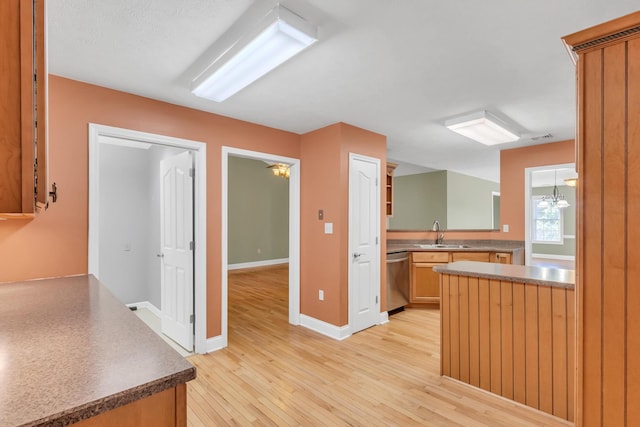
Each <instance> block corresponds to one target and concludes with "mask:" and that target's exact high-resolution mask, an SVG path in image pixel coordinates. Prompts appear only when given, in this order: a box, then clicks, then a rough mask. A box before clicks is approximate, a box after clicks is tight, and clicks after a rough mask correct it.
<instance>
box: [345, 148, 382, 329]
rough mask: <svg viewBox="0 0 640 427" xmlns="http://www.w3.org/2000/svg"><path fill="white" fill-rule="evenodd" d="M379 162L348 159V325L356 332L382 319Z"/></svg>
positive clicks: (366, 158)
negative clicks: (380, 298)
mask: <svg viewBox="0 0 640 427" xmlns="http://www.w3.org/2000/svg"><path fill="white" fill-rule="evenodd" d="M379 177H380V161H379V160H378V159H372V158H368V157H364V156H359V155H354V154H351V155H350V158H349V249H350V251H349V252H350V269H349V270H350V272H349V325H350V327H351V333H355V332H358V331H361V330H363V329H366V328H368V327H370V326H373V325H375V324H377V323H378V320H379V318H380V304H379V296H380V246H379V242H378V236H379V233H380V209H381V208H380V191H379V187H378V182H379Z"/></svg>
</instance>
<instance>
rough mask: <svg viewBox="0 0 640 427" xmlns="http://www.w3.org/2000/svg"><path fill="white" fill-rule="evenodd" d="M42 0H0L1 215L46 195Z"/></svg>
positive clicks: (20, 213)
mask: <svg viewBox="0 0 640 427" xmlns="http://www.w3.org/2000/svg"><path fill="white" fill-rule="evenodd" d="M44 13H45V4H44V0H2V2H0V46H2V48H1V49H0V75H2V79H1V81H0V88H1V89H2V90H0V92H1V93H2V94H3V96H2V97H0V109H1V110H2V111H3V114H1V115H0V134H1V135H2V137H1V138H0V218H21V217H33V215H34V214H35V213H36V205H37V206H38V207H40V208H42V207H44V205H45V204H46V202H47V200H48V191H47V187H48V184H47V179H46V178H47V162H46V152H47V149H46V144H47V141H46V105H45V104H46V90H47V89H46V81H47V70H46V64H45V58H46V54H45V50H46V47H45V45H44V44H45V39H46V37H45V32H46V30H45V20H46V17H45V16H44Z"/></svg>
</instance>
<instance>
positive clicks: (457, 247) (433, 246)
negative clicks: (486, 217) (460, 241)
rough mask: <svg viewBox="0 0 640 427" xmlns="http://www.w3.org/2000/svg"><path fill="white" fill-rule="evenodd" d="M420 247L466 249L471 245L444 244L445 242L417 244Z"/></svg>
mask: <svg viewBox="0 0 640 427" xmlns="http://www.w3.org/2000/svg"><path fill="white" fill-rule="evenodd" d="M416 246H418V247H419V248H420V249H465V248H470V247H471V246H467V245H443V244H435V243H434V244H429V245H416Z"/></svg>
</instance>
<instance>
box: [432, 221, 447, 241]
mask: <svg viewBox="0 0 640 427" xmlns="http://www.w3.org/2000/svg"><path fill="white" fill-rule="evenodd" d="M431 230H433V231H435V232H436V245H441V244H442V242H444V233H441V232H440V222H439V221H438V220H437V219H436V220H434V221H433V225H432V226H431Z"/></svg>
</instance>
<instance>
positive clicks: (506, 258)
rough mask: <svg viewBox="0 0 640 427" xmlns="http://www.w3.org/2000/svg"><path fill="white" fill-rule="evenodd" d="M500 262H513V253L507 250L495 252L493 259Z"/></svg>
mask: <svg viewBox="0 0 640 427" xmlns="http://www.w3.org/2000/svg"><path fill="white" fill-rule="evenodd" d="M492 262H495V263H498V264H511V254H510V253H507V252H495V253H494V254H493V261H492Z"/></svg>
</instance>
